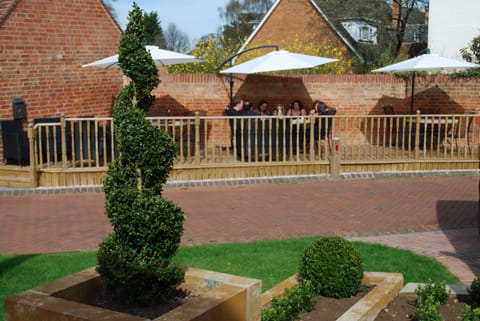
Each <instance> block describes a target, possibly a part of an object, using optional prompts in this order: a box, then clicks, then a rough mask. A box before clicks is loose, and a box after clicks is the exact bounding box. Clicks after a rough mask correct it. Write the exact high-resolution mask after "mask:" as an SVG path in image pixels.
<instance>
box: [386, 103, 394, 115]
mask: <svg viewBox="0 0 480 321" xmlns="http://www.w3.org/2000/svg"><path fill="white" fill-rule="evenodd" d="M383 113H384V114H385V115H395V112H394V110H393V106H392V105H385V106H383Z"/></svg>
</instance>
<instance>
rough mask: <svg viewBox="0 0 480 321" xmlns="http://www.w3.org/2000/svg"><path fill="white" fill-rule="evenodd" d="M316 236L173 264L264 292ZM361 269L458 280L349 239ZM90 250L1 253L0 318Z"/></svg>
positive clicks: (227, 247)
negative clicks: (9, 304)
mask: <svg viewBox="0 0 480 321" xmlns="http://www.w3.org/2000/svg"><path fill="white" fill-rule="evenodd" d="M315 239H316V238H314V237H312V238H296V239H287V240H273V241H257V242H249V243H228V244H216V245H197V246H188V247H181V248H180V249H179V251H178V254H177V255H176V257H175V259H174V262H175V263H177V264H180V265H186V266H192V267H196V268H201V269H207V270H213V271H217V272H223V273H230V274H235V275H241V276H245V277H250V278H255V279H260V280H262V284H263V286H262V288H263V291H266V290H268V289H270V288H271V287H272V286H274V285H275V284H277V283H278V282H280V281H282V280H284V279H285V278H287V277H289V276H291V275H292V274H294V273H296V271H297V268H298V262H299V259H300V256H301V254H302V253H303V251H304V250H305V248H306V247H307V246H308V245H309V244H310V243H312V242H313V241H314V240H315ZM353 244H354V246H355V247H356V248H357V249H358V250H359V252H360V254H361V256H362V258H363V261H364V262H363V263H364V267H365V271H372V272H399V273H403V276H404V280H405V283H407V282H426V281H427V280H431V281H433V282H441V281H445V282H446V283H447V284H460V281H459V279H458V278H457V277H455V276H454V275H452V274H451V273H450V272H449V271H448V270H447V269H446V268H445V267H444V266H443V265H442V264H440V263H439V262H438V261H436V260H435V259H433V258H429V257H426V256H422V255H417V254H415V253H413V252H411V251H408V250H402V249H397V248H391V247H388V246H384V245H379V244H370V243H364V242H353ZM96 262H97V258H96V253H95V252H68V253H55V254H31V255H13V254H12V255H10V254H9V255H0V302H1V305H0V316H1V319H2V320H3V301H4V300H5V299H6V298H8V297H10V296H12V295H14V294H16V293H19V292H22V291H25V290H27V289H30V288H33V287H36V286H38V285H40V284H43V283H47V282H50V281H53V280H55V279H58V278H61V277H63V276H65V275H68V274H72V273H75V272H78V271H81V270H83V269H85V268H88V267H91V266H94V265H95V264H96Z"/></svg>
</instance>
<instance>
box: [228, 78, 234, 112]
mask: <svg viewBox="0 0 480 321" xmlns="http://www.w3.org/2000/svg"><path fill="white" fill-rule="evenodd" d="M228 82H229V84H230V97H229V98H230V108H232V107H233V74H230V75H229V77H228Z"/></svg>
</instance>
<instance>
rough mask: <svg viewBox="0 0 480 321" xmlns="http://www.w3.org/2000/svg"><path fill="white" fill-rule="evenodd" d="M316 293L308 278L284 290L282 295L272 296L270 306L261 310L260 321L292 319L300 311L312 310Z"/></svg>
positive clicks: (288, 320) (290, 320) (296, 317)
mask: <svg viewBox="0 0 480 321" xmlns="http://www.w3.org/2000/svg"><path fill="white" fill-rule="evenodd" d="M316 297H317V294H316V293H315V289H314V288H313V286H312V283H311V282H310V281H308V280H304V281H301V282H300V283H299V284H297V285H296V286H293V287H292V288H290V289H289V290H287V291H285V294H284V295H283V296H282V297H279V298H278V297H274V298H273V299H272V306H271V307H270V308H268V309H265V310H263V311H262V321H293V320H297V319H298V316H299V315H300V314H301V313H305V312H309V311H312V309H313V307H314V305H315V300H316Z"/></svg>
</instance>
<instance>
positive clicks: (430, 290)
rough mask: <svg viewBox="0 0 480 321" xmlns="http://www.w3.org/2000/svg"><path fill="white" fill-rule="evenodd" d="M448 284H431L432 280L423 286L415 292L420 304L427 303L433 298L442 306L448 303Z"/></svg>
mask: <svg viewBox="0 0 480 321" xmlns="http://www.w3.org/2000/svg"><path fill="white" fill-rule="evenodd" d="M445 286H446V282H445V281H443V282H431V281H430V280H429V281H428V282H427V283H425V284H424V285H423V286H419V287H418V288H417V289H416V290H415V294H416V295H417V297H418V301H419V302H423V301H427V299H428V298H431V299H432V300H434V301H435V302H438V303H439V304H440V305H442V304H445V303H447V301H448V297H449V296H450V291H448V290H447V289H446V287H445Z"/></svg>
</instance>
